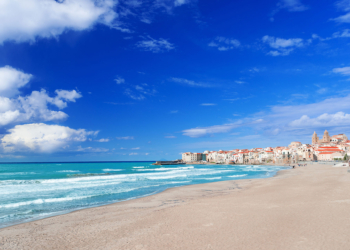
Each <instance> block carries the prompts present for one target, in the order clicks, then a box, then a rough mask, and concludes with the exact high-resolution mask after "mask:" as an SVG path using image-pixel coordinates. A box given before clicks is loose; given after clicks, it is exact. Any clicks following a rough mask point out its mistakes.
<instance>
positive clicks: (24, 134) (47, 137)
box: [1, 123, 98, 153]
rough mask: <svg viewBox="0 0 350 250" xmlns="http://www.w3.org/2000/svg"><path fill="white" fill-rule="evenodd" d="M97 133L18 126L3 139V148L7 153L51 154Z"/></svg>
mask: <svg viewBox="0 0 350 250" xmlns="http://www.w3.org/2000/svg"><path fill="white" fill-rule="evenodd" d="M97 133H98V131H86V130H85V129H77V130H76V129H71V128H69V127H65V126H59V125H47V124H43V123H32V124H25V125H16V126H15V127H14V128H12V129H9V130H8V134H6V135H5V136H4V137H3V138H2V139H1V146H2V148H3V150H4V151H5V152H18V151H32V152H40V153H51V152H54V151H58V150H62V149H64V148H65V147H67V146H68V145H69V144H70V143H71V142H83V141H86V140H87V137H88V136H89V135H96V134H97Z"/></svg>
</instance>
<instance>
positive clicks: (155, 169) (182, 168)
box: [137, 166, 194, 171]
mask: <svg viewBox="0 0 350 250" xmlns="http://www.w3.org/2000/svg"><path fill="white" fill-rule="evenodd" d="M193 168H194V167H193V166H189V167H177V168H164V167H161V168H150V169H138V170H137V171H168V170H187V169H193Z"/></svg>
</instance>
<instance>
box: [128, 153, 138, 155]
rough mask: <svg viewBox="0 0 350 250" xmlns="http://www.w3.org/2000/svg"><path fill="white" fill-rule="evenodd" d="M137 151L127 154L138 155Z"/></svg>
mask: <svg viewBox="0 0 350 250" xmlns="http://www.w3.org/2000/svg"><path fill="white" fill-rule="evenodd" d="M138 154H139V153H130V154H129V155H138Z"/></svg>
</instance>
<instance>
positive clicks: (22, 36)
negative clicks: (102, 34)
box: [0, 0, 121, 44]
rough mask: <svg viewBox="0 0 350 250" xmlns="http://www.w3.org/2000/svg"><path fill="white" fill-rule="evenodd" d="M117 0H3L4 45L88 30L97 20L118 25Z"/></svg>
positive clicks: (0, 36) (0, 24) (1, 26)
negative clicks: (115, 9) (116, 21)
mask: <svg viewBox="0 0 350 250" xmlns="http://www.w3.org/2000/svg"><path fill="white" fill-rule="evenodd" d="M116 3H117V1H114V0H59V1H54V0H2V1H1V4H0V6H1V7H0V8H1V12H0V44H1V43H3V42H4V41H15V42H26V41H30V42H33V41H35V40H36V39H37V38H52V37H57V36H59V35H61V34H62V33H63V32H65V31H67V30H76V31H81V30H86V29H90V28H91V27H93V26H94V25H95V24H97V23H101V24H104V25H107V26H109V27H113V28H118V29H121V28H120V27H118V26H117V25H116V24H115V23H114V20H115V19H116V18H117V16H118V15H117V13H116V12H115V11H114V10H113V8H114V7H115V5H116Z"/></svg>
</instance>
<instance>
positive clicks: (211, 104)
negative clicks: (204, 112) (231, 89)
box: [201, 103, 216, 106]
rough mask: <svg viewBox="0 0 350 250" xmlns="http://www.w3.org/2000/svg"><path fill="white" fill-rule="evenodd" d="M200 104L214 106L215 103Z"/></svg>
mask: <svg viewBox="0 0 350 250" xmlns="http://www.w3.org/2000/svg"><path fill="white" fill-rule="evenodd" d="M201 106H216V104H215V103H202V104H201Z"/></svg>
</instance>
